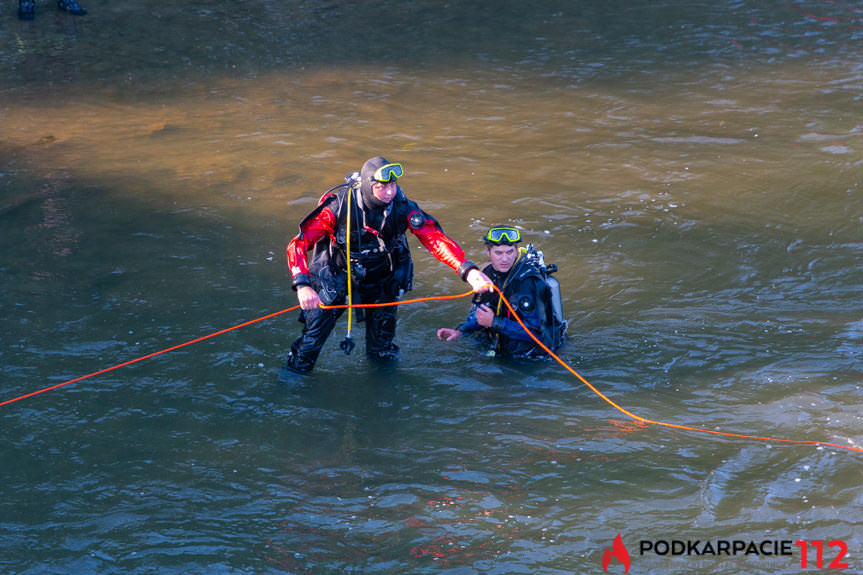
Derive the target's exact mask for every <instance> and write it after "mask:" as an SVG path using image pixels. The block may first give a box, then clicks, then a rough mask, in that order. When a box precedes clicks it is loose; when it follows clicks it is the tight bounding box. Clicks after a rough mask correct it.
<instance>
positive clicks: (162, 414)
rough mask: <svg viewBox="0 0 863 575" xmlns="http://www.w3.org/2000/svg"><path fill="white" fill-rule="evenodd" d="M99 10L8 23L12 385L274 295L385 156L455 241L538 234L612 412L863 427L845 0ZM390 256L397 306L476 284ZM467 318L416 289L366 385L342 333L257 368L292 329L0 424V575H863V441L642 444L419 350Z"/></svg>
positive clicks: (737, 425)
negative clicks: (353, 181) (320, 203)
mask: <svg viewBox="0 0 863 575" xmlns="http://www.w3.org/2000/svg"><path fill="white" fill-rule="evenodd" d="M84 5H85V6H86V7H87V8H88V9H89V10H90V14H89V15H88V16H86V17H84V18H78V19H75V18H72V17H68V16H66V15H65V14H62V13H59V12H57V11H56V10H55V9H54V7H53V5H52V4H51V3H41V2H40V3H38V4H37V6H38V8H37V10H38V13H37V18H36V20H34V21H33V22H26V23H24V22H19V21H18V20H16V19H15V7H14V6H13V5H12V3H11V2H6V3H5V5H4V6H3V7H2V10H3V12H2V18H0V64H2V66H0V157H2V160H0V293H2V298H0V321H2V327H0V343H2V345H0V370H2V372H0V402H2V401H5V400H8V399H12V398H15V397H18V396H20V395H22V394H26V393H30V392H32V391H36V390H39V389H42V388H45V387H48V386H51V385H56V384H60V383H63V382H66V381H68V380H70V379H72V378H75V377H78V376H81V375H85V374H89V373H92V372H94V371H97V370H100V369H103V368H106V367H109V366H113V365H116V364H119V363H121V362H125V361H128V360H131V359H134V358H137V357H141V356H144V355H146V354H149V353H152V352H156V351H158V350H162V349H165V348H167V347H170V346H174V345H177V344H180V343H183V342H186V341H189V340H191V339H194V338H197V337H200V336H203V335H206V334H209V333H212V332H215V331H217V330H220V329H223V328H227V327H230V326H233V325H236V324H239V323H241V322H245V321H248V320H252V319H255V318H258V317H261V316H264V315H267V314H269V313H272V312H275V311H278V310H281V309H284V308H287V307H290V306H293V305H295V303H296V301H295V298H294V294H293V292H292V291H291V290H290V287H289V282H288V279H287V278H288V274H287V269H286V267H287V266H286V265H285V264H284V248H285V245H286V243H287V241H288V240H289V239H290V237H291V236H293V235H294V233H295V231H296V225H297V223H298V221H299V220H300V219H301V218H302V217H303V215H305V213H307V212H308V211H309V210H310V209H311V207H312V206H313V205H314V204H315V202H316V201H317V198H318V196H319V195H320V193H322V192H323V191H324V190H325V189H327V188H328V187H330V186H332V185H335V184H337V183H339V182H340V181H342V177H343V176H344V175H345V174H346V173H349V172H351V171H353V170H355V169H357V168H358V167H359V165H360V164H361V163H362V162H363V161H364V160H365V159H366V158H368V157H369V156H372V155H376V154H379V153H380V154H383V155H385V156H387V157H389V158H391V159H396V160H399V161H402V162H403V163H404V164H405V166H406V168H407V171H408V175H407V177H406V178H405V179H404V186H403V187H404V189H405V191H406V192H407V193H408V194H409V196H410V197H411V198H413V199H415V200H417V201H419V202H420V203H421V204H422V205H423V207H425V208H426V209H427V210H428V211H429V212H431V213H432V214H433V215H435V216H436V217H437V218H438V219H439V220H441V222H442V223H443V224H444V228H445V229H446V231H447V232H448V233H449V234H450V235H451V236H453V237H454V238H456V239H457V240H459V241H460V242H461V243H462V245H463V246H464V247H465V248H466V250H467V251H468V253H469V255H471V257H473V258H474V259H480V257H481V249H480V248H481V244H480V242H479V240H478V237H479V235H480V234H481V232H482V230H483V229H484V228H485V227H486V226H488V225H490V224H493V223H497V222H503V221H513V222H516V223H518V224H519V225H520V226H522V227H523V228H524V230H525V235H526V237H527V238H528V240H529V241H532V242H534V243H535V244H538V245H539V246H540V247H541V248H542V249H543V250H544V251H545V254H546V258H547V259H548V260H549V261H552V262H554V263H557V264H558V265H559V266H560V268H561V271H560V272H559V274H558V277H559V279H560V281H561V283H562V284H563V289H564V299H565V311H566V315H567V316H568V317H569V318H570V319H571V328H570V343H569V345H568V346H567V347H565V348H564V349H563V350H562V352H561V356H562V357H563V359H565V360H566V361H567V362H569V363H570V364H571V365H572V366H573V367H574V368H575V369H576V370H578V371H579V373H581V374H582V375H583V376H584V377H586V378H587V379H588V380H589V381H590V382H591V383H592V384H594V385H595V386H596V387H597V388H598V389H599V390H600V391H602V392H603V393H605V394H607V395H608V397H609V398H611V399H612V400H613V401H615V402H617V403H618V404H620V405H621V406H623V407H624V408H626V409H628V410H630V411H631V412H633V413H635V414H637V415H639V416H642V417H646V418H649V419H654V420H658V421H664V422H670V423H675V424H681V425H688V426H696V427H703V428H708V429H716V430H722V431H727V432H734V433H741V434H748V435H759V436H761V435H766V436H772V437H780V438H786V439H795V440H814V441H824V442H829V443H836V444H841V445H848V446H852V447H859V446H861V444H863V416H861V409H860V408H861V386H863V368H861V360H863V316H861V311H860V310H861V308H863V306H861V303H863V292H861V287H860V286H861V278H863V257H861V253H863V189H861V181H863V125H861V118H863V64H861V62H863V48H861V46H863V4H860V3H859V2H853V1H848V2H821V1H816V0H809V1H793V2H773V1H769V2H745V1H740V2H720V3H715V2H700V3H691V2H688V3H680V2H674V1H664V2H608V1H604V2H593V1H590V2H543V3H539V5H537V6H532V5H530V4H525V3H515V2H475V3H467V2H449V3H436V2H409V3H396V2H377V3H365V2H362V3H360V2H348V3H337V2H296V1H279V2H276V1H264V0H258V1H246V2H223V1H221V0H219V1H209V2H202V1H200V2H199V1H189V0H187V1H179V2H172V3H162V4H152V3H145V2H132V1H129V0H127V1H112V2H107V1H105V0H89V1H88V2H86V3H85V4H84ZM413 245H414V251H415V254H414V255H415V261H416V264H417V277H416V282H415V283H416V289H415V291H414V292H413V295H415V296H417V297H421V296H432V295H449V294H454V293H462V292H464V291H465V289H466V288H465V286H464V284H463V283H461V282H460V281H459V280H458V279H457V278H456V277H455V276H454V274H452V273H451V272H450V271H449V270H448V269H447V268H445V267H444V266H443V265H441V264H439V263H437V262H436V261H434V260H433V259H432V258H431V257H430V256H428V255H427V254H424V253H422V250H421V248H418V247H417V244H416V242H414V243H413ZM466 305H467V302H466V300H457V301H449V302H428V303H420V304H415V305H410V306H405V307H403V308H401V310H400V326H399V334H398V338H397V341H398V343H399V344H400V345H401V347H402V352H403V355H402V359H401V361H400V363H399V364H398V366H397V367H396V368H394V369H392V370H389V371H380V370H377V369H375V368H374V367H373V366H370V365H369V364H367V362H366V361H365V358H364V354H363V353H362V351H363V350H362V343H360V346H359V349H358V350H357V352H358V353H356V355H354V356H351V357H347V356H345V355H343V354H342V353H341V352H340V351H339V350H338V347H337V343H338V340H339V339H340V338H341V337H342V336H343V334H344V325H341V326H340V327H338V328H337V329H336V332H334V334H333V337H332V338H331V341H330V342H329V343H328V346H327V347H326V348H325V350H324V353H323V356H322V360H321V362H320V364H319V366H318V368H317V369H316V371H315V373H314V375H313V376H312V377H310V378H309V379H308V382H307V384H306V385H305V386H304V387H302V388H299V389H293V390H292V389H287V388H286V387H285V386H282V385H279V384H278V383H277V381H276V372H277V370H278V368H279V366H280V365H281V363H282V360H283V356H284V354H285V353H286V351H287V349H288V347H289V344H290V342H291V341H292V340H293V339H294V338H295V337H296V336H297V334H298V333H299V329H300V326H299V324H298V323H297V322H296V321H295V318H296V315H295V314H294V313H287V314H284V315H282V316H279V317H278V318H274V319H271V320H268V321H265V322H260V323H257V324H254V325H252V326H249V327H245V328H243V329H240V330H236V331H232V332H230V333H227V334H225V335H221V336H219V337H216V338H212V339H209V340H207V341H204V342H201V343H198V344H195V345H193V346H188V347H184V348H182V349H180V350H177V351H174V352H171V353H168V354H164V355H161V356H159V357H155V358H153V359H149V360H146V361H142V362H140V363H136V364H134V365H131V366H129V367H125V368H122V369H118V370H116V371H112V372H110V373H106V374H103V375H100V376H97V377H93V378H90V379H87V380H85V381H81V382H79V383H76V384H73V385H68V386H64V387H62V388H61V389H57V390H54V391H50V392H47V393H44V394H41V395H39V396H36V397H32V398H29V399H26V400H22V401H19V402H16V403H13V404H9V405H6V406H3V407H2V408H0V541H2V544H0V571H2V572H3V573H9V574H15V575H23V574H27V575H33V574H43V573H44V574H48V573H52V574H53V573H87V574H91V573H92V574H96V573H99V574H103V573H104V574H107V573H112V574H113V573H141V574H143V573H159V574H163V573H183V574H189V573H202V574H203V573H206V574H212V573H219V574H222V573H224V574H234V573H255V574H258V573H313V574H321V573H374V574H384V573H453V574H470V573H476V574H527V573H542V574H563V573H567V574H568V573H601V572H603V571H602V569H603V566H602V559H603V552H604V550H605V549H606V547H610V546H611V544H612V541H613V539H614V537H615V535H616V534H617V533H621V537H622V540H623V542H624V543H625V545H626V547H627V548H628V550H629V553H630V555H631V560H632V565H631V568H630V573H711V574H712V573H717V574H719V573H742V572H746V573H756V574H762V573H763V574H768V573H769V574H774V573H794V572H803V569H802V568H801V559H802V557H801V553H800V547H799V546H795V545H794V544H792V545H791V546H792V551H793V554H792V555H791V556H778V557H777V556H753V555H749V556H743V555H738V556H736V557H735V556H720V557H712V556H702V557H694V556H670V555H666V556H657V555H644V556H642V555H640V554H639V544H640V542H641V541H655V540H669V541H670V540H674V539H676V540H682V541H687V540H692V541H694V540H701V541H718V540H745V541H750V540H755V541H759V542H760V541H764V540H770V541H775V540H776V541H778V540H790V541H792V542H793V541H798V540H805V541H816V540H823V541H824V542H825V543H824V549H825V553H824V557H825V560H824V565H823V568H827V565H828V564H829V562H830V561H831V560H832V559H833V558H834V557H835V555H836V548H828V547H827V542H829V541H833V540H841V541H843V542H845V544H846V545H847V549H848V553H847V555H846V556H845V557H844V561H845V562H846V563H848V565H849V566H848V568H846V569H845V571H846V572H859V571H860V570H861V569H863V522H861V521H860V519H859V516H860V509H861V506H863V490H861V487H860V485H861V479H863V464H861V462H863V456H861V454H860V453H857V452H852V451H848V450H843V449H835V448H824V447H816V446H811V445H797V444H781V443H772V444H771V443H768V442H763V441H753V440H742V439H732V438H727V437H719V436H712V435H707V434H701V433H695V432H688V431H674V430H670V429H666V428H658V427H643V426H638V425H636V424H635V423H634V422H633V421H632V420H631V419H629V418H627V417H626V416H625V415H624V414H622V413H620V412H619V411H616V410H615V409H614V408H613V407H611V406H610V405H609V404H608V403H606V402H604V401H602V400H601V399H600V398H599V397H597V396H596V395H595V394H594V393H593V392H591V391H590V390H589V389H588V388H586V387H585V386H584V385H583V384H581V383H580V382H579V381H578V380H577V379H576V378H574V377H573V376H571V375H570V374H569V373H567V372H566V371H564V370H563V369H562V368H561V367H559V366H557V365H556V364H554V363H551V362H548V363H539V364H530V365H511V364H505V363H500V362H498V361H495V360H492V359H488V358H484V357H479V356H477V355H476V353H475V351H474V350H473V349H472V348H470V347H469V346H467V345H455V344H444V343H441V342H438V341H437V340H435V339H434V336H433V334H434V330H435V329H436V328H437V327H441V326H451V325H454V324H456V323H457V322H458V321H459V320H460V319H461V318H462V316H463V314H464V313H465V311H466ZM814 554H815V550H814V547H812V546H809V556H808V560H809V565H808V569H809V570H815V569H816V567H815V555H814ZM623 570H624V568H623V566H622V565H620V564H618V563H616V562H612V563H611V564H610V565H609V566H608V568H607V572H608V573H612V572H614V573H622V572H623ZM833 571H836V570H835V569H834V570H833Z"/></svg>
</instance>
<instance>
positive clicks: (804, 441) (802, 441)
mask: <svg viewBox="0 0 863 575" xmlns="http://www.w3.org/2000/svg"><path fill="white" fill-rule="evenodd" d="M494 289H495V291H496V292H497V293H498V294H500V299H501V301H503V303H504V304H506V307H507V308H508V309H509V311H510V313H512V315H513V317H514V318H515V320H516V321H517V322H518V324H519V325H520V326H521V328H522V329H523V330H524V331H525V333H527V335H529V336H530V338H531V339H532V340H533V341H534V343H536V345H538V346H539V347H540V348H542V349H543V351H545V352H546V353H547V354H548V355H549V356H551V357H552V358H553V359H554V360H555V361H556V362H557V363H559V364H560V365H561V366H563V368H564V369H566V370H567V371H568V372H569V373H571V374H572V375H574V376H575V377H577V378H578V380H579V381H581V383H583V384H584V385H586V386H587V387H589V388H590V390H591V391H592V392H593V393H595V394H596V395H598V396H599V397H601V398H602V399H603V400H605V402H606V403H608V404H609V405H611V406H612V407H613V408H614V409H616V410H618V411H619V412H621V413H623V414H625V415H627V416H628V417H631V418H632V419H634V420H635V421H638V422H639V423H646V424H651V425H658V426H660V427H670V428H672V429H681V430H683V431H697V432H699V433H710V434H713V435H721V436H723V437H736V438H738V439H758V440H760V441H776V442H780V443H796V444H802V445H823V446H825V447H838V448H839V449H848V450H850V451H857V452H860V453H863V448H861V447H853V446H850V445H840V444H838V443H828V442H826V441H813V440H807V439H781V438H777V437H767V436H760V435H745V434H742V433H730V432H727V431H716V430H714V429H703V428H701V427H690V426H689V425H679V424H677V423H666V422H664V421H654V420H652V419H647V418H644V417H641V416H639V415H635V414H634V413H632V412H630V411H627V410H626V409H624V408H623V407H621V406H619V405H618V404H616V403H615V402H614V401H612V400H611V399H610V398H609V397H608V396H606V395H605V394H604V393H602V392H601V391H599V390H598V389H596V388H595V387H594V386H593V385H592V384H591V383H590V382H589V381H587V380H586V379H584V378H583V377H582V376H581V374H579V373H578V372H577V371H575V370H574V369H573V368H572V367H570V365H569V364H568V363H566V362H565V361H563V360H562V359H560V358H559V357H558V356H557V355H556V354H555V353H554V352H553V351H551V350H550V349H549V348H548V347H547V346H546V345H545V344H544V343H542V342H541V341H539V339H537V337H536V336H535V335H533V332H532V331H530V330H529V329H528V327H527V326H526V325H524V322H522V321H521V318H520V317H518V314H517V313H516V312H515V310H514V309H513V308H512V305H511V304H510V303H509V300H507V299H506V297H505V296H504V295H503V292H502V291H501V290H500V289H499V288H498V287H497V286H494Z"/></svg>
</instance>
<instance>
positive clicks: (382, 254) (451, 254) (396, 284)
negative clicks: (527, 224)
mask: <svg viewBox="0 0 863 575" xmlns="http://www.w3.org/2000/svg"><path fill="white" fill-rule="evenodd" d="M402 175H404V169H403V168H402V165H401V164H395V163H390V162H389V161H387V160H386V159H385V158H382V157H380V156H378V157H374V158H371V159H370V160H368V161H366V162H365V164H363V167H362V169H361V170H360V172H359V174H351V175H350V176H348V177H347V178H346V181H347V183H346V184H342V185H341V186H337V187H336V188H333V189H332V190H330V192H328V193H327V194H325V195H324V196H323V197H322V198H321V200H320V202H319V204H318V206H317V208H315V209H314V210H313V211H312V212H311V213H310V214H309V215H308V216H306V218H305V219H304V220H303V221H302V222H300V233H299V235H297V236H296V237H295V238H294V239H293V240H291V242H290V243H289V244H288V248H287V256H288V265H289V266H290V269H291V278H292V286H293V288H294V290H296V292H297V299H298V300H299V302H300V307H302V310H303V311H302V312H301V314H300V321H301V322H303V324H304V325H303V333H302V335H301V336H300V337H299V339H297V340H296V341H295V342H294V343H293V344H292V345H291V351H290V353H289V354H288V358H287V361H286V362H285V366H284V369H286V370H289V371H293V372H299V373H306V372H308V371H310V370H311V369H312V368H313V367H314V365H315V361H316V360H317V358H318V354H319V353H320V351H321V348H322V347H323V345H324V342H325V341H326V339H327V337H328V336H329V335H330V332H331V331H332V329H333V327H334V326H335V324H336V320H337V319H338V318H339V316H341V315H342V313H343V312H344V311H345V310H344V308H341V309H323V308H321V307H320V304H322V303H323V304H324V305H342V304H344V303H345V301H346V298H347V294H348V272H347V270H348V237H347V226H348V218H349V217H350V228H351V229H350V270H351V276H352V277H351V281H352V284H351V291H352V300H353V303H354V304H360V303H362V304H368V303H385V302H394V301H396V300H398V299H399V297H400V296H401V295H403V294H404V293H405V292H407V291H409V290H410V289H411V288H412V287H413V285H412V284H413V262H412V260H411V255H410V250H409V248H408V243H407V237H406V236H405V233H406V232H407V231H408V230H410V231H411V233H413V234H414V235H415V236H416V237H417V238H418V239H419V241H420V243H421V244H422V245H423V246H425V247H426V248H427V249H428V250H429V251H430V252H431V254H432V255H433V256H434V257H435V258H437V259H438V260H439V261H441V262H443V263H445V264H446V265H448V266H449V267H451V268H452V269H453V270H455V271H456V272H457V273H458V275H459V277H461V278H462V279H463V280H464V281H466V282H468V283H469V284H470V285H471V287H472V288H473V290H474V292H477V293H481V292H484V291H488V290H491V289H493V288H492V287H491V280H489V279H488V278H487V277H486V276H485V274H483V273H482V272H481V271H480V270H479V269H478V268H477V266H476V265H474V264H473V263H471V262H470V261H467V260H466V259H465V257H464V251H463V250H462V249H461V248H460V247H459V245H458V244H457V243H456V242H455V241H453V240H452V239H450V238H449V237H448V236H447V235H446V234H444V232H443V230H442V229H441V227H440V225H439V224H438V222H437V221H436V220H435V219H434V218H433V217H431V216H430V215H429V214H427V213H426V212H424V211H423V210H422V209H420V207H419V206H418V205H417V204H416V202H413V201H411V200H409V199H407V197H405V194H404V192H403V191H402V189H401V188H400V187H399V186H398V184H397V183H396V180H397V179H398V178H400V177H402ZM332 192H334V193H332ZM309 250H312V257H311V260H309V259H307V255H306V252H308V251H309ZM360 311H362V312H364V313H363V315H364V317H365V324H366V354H367V355H368V356H369V357H370V358H371V359H374V360H390V359H395V358H396V357H398V350H399V348H398V346H397V345H396V344H395V343H393V337H394V336H395V331H396V306H385V307H376V308H363V309H361V310H360ZM351 345H352V344H350V343H349V342H348V340H347V339H346V341H345V342H343V343H342V349H343V350H344V351H345V352H346V353H350V347H349V346H351Z"/></svg>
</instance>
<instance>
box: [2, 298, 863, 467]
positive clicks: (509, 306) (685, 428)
mask: <svg viewBox="0 0 863 575" xmlns="http://www.w3.org/2000/svg"><path fill="white" fill-rule="evenodd" d="M489 285H491V286H492V287H493V288H494V290H495V291H496V292H498V294H499V295H500V299H501V301H502V302H503V303H504V305H506V307H507V309H509V311H510V313H511V314H512V317H514V318H515V320H516V321H517V322H518V324H519V325H520V326H521V328H522V329H523V330H524V331H525V333H527V335H528V336H530V338H531V339H532V340H533V341H534V343H535V344H536V345H538V346H539V347H540V348H541V349H542V350H543V351H545V352H546V353H547V354H548V355H549V356H550V357H551V358H553V359H554V360H555V361H556V362H557V363H559V364H560V365H561V366H562V367H563V368H564V369H566V370H567V371H568V372H569V373H571V374H572V375H574V376H575V377H576V378H577V379H578V380H579V381H581V382H582V383H583V384H584V385H586V386H587V387H588V388H590V390H591V391H592V392H593V393H595V394H596V395H598V396H599V397H600V398H602V399H603V400H604V401H605V402H606V403H608V404H609V405H611V406H612V407H613V408H615V409H616V410H618V411H619V412H621V413H623V414H624V415H626V416H627V417H630V418H632V419H634V420H635V421H637V422H639V423H643V424H650V425H657V426H660V427H668V428H671V429H680V430H683V431H696V432H699V433H709V434H712V435H720V436H723V437H734V438H738V439H757V440H759V441H773V442H779V443H793V444H798V445H821V446H824V447H835V448H838V449H847V450H850V451H857V452H860V453H863V448H860V447H853V446H849V445H840V444H838V443H828V442H826V441H814V440H806V439H782V438H777V437H768V436H760V435H746V434H742V433H730V432H727V431H716V430H713V429H703V428H701V427H691V426H689V425H680V424H677V423H667V422H664V421H654V420H652V419H647V418H644V417H641V416H639V415H635V414H634V413H632V412H631V411H628V410H626V409H624V408H623V407H621V406H620V405H618V404H617V403H615V402H614V401H613V400H612V399H611V398H609V397H608V396H607V395H605V394H604V393H602V392H601V391H599V390H598V389H597V388H596V387H594V386H593V384H591V383H590V382H589V381H587V380H586V379H585V378H584V377H582V376H581V374H580V373H578V372H577V371H575V370H574V369H573V368H572V367H571V366H570V365H569V364H568V363H566V362H565V361H563V360H562V359H560V357H558V356H557V354H555V353H554V352H553V351H551V350H550V349H549V348H548V347H547V346H546V345H545V344H544V343H542V342H541V341H540V340H539V339H538V338H537V337H536V336H535V335H534V334H533V332H532V331H530V329H528V327H527V326H526V325H525V324H524V322H523V321H522V320H521V318H520V317H519V316H518V314H517V313H516V311H515V310H514V309H513V307H512V304H510V303H509V300H507V299H506V296H504V295H503V292H502V291H501V290H500V288H498V287H497V286H496V285H494V284H489ZM471 294H473V292H472V291H468V292H465V293H463V294H456V295H448V296H430V297H422V298H416V299H409V300H402V301H395V302H384V303H369V304H353V305H352V306H351V305H349V304H343V305H333V306H326V305H323V304H320V307H321V308H323V309H341V308H348V307H368V308H372V307H385V306H395V305H405V304H409V303H419V302H424V301H436V300H448V299H459V298H463V297H466V296H469V295H471ZM299 307H300V306H298V305H295V306H293V307H289V308H286V309H283V310H281V311H277V312H275V313H271V314H268V315H265V316H262V317H259V318H257V319H253V320H249V321H246V322H243V323H240V324H237V325H235V326H232V327H229V328H225V329H222V330H219V331H216V332H213V333H211V334H208V335H205V336H202V337H199V338H196V339H192V340H189V341H187V342H184V343H181V344H178V345H175V346H172V347H168V348H165V349H163V350H160V351H156V352H153V353H150V354H147V355H144V356H141V357H138V358H136V359H132V360H130V361H126V362H124V363H120V364H117V365H114V366H112V367H108V368H105V369H101V370H99V371H94V372H93V373H90V374H87V375H82V376H81V377H76V378H75V379H70V380H69V381H64V382H63V383H58V384H57V385H52V386H50V387H46V388H44V389H40V390H38V391H34V392H32V393H28V394H25V395H21V396H19V397H15V398H12V399H8V400H6V401H3V402H0V407H3V406H4V405H9V404H11V403H15V402H16V401H21V400H23V399H27V398H30V397H33V396H36V395H39V394H42V393H46V392H48V391H52V390H55V389H59V388H61V387H64V386H66V385H70V384H72V383H77V382H79V381H83V380H85V379H89V378H91V377H94V376H97V375H102V374H104V373H108V372H110V371H114V370H116V369H120V368H121V367H126V366H129V365H132V364H135V363H138V362H141V361H144V360H145V359H150V358H153V357H156V356H159V355H162V354H165V353H168V352H170V351H175V350H178V349H180V348H183V347H186V346H189V345H192V344H194V343H199V342H202V341H204V340H207V339H210V338H213V337H216V336H218V335H222V334H225V333H228V332H230V331H234V330H236V329H240V328H241V327H246V326H248V325H252V324H254V323H258V322H261V321H264V320H266V319H270V318H273V317H276V316H279V315H282V314H284V313H287V312H289V311H293V310H295V309H297V308H299Z"/></svg>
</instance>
